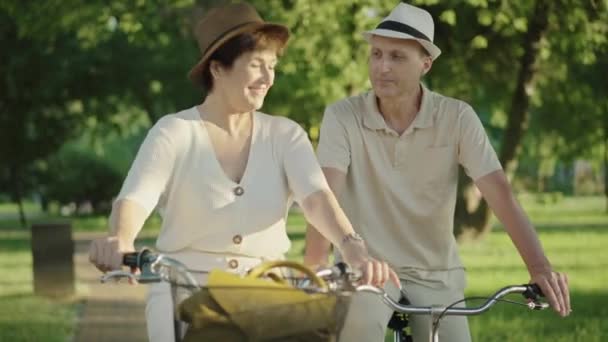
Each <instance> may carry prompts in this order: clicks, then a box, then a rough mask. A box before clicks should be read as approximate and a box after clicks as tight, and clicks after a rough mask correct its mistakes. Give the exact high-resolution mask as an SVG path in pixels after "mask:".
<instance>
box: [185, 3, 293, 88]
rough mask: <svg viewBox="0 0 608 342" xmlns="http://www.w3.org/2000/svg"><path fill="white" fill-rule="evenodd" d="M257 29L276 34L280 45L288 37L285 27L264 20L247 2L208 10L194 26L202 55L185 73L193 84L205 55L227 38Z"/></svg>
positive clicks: (206, 59)
mask: <svg viewBox="0 0 608 342" xmlns="http://www.w3.org/2000/svg"><path fill="white" fill-rule="evenodd" d="M257 31H262V32H267V33H269V34H271V35H273V36H275V37H277V38H278V39H279V40H280V42H281V44H282V45H285V44H286V43H287V40H288V39H289V29H288V28H287V27H285V26H283V25H280V24H273V23H268V22H265V21H264V20H263V19H262V17H260V15H259V14H258V12H257V11H256V10H255V8H253V6H251V5H249V4H247V3H237V4H229V5H225V6H221V7H216V8H213V9H211V10H209V11H208V12H207V14H206V15H205V16H204V17H203V18H202V19H201V20H200V21H199V22H198V24H197V26H196V31H195V35H196V39H197V41H198V46H199V49H200V50H201V54H202V57H201V59H200V60H199V62H198V63H197V64H196V65H195V66H194V67H193V68H192V69H191V70H190V72H189V73H188V77H189V78H190V80H192V82H194V83H195V84H197V85H200V84H201V82H202V74H203V70H204V69H205V67H206V64H207V62H208V60H209V57H211V55H212V54H213V53H214V52H215V51H216V50H217V49H218V48H219V47H221V46H222V45H223V44H224V43H225V42H226V41H228V40H229V39H230V38H233V37H235V36H237V35H239V34H242V33H245V32H257Z"/></svg>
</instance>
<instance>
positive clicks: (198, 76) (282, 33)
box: [188, 22, 289, 86]
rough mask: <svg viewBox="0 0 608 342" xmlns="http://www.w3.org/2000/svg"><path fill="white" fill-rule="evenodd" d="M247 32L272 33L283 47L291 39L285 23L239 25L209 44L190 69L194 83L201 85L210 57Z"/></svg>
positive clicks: (189, 76) (189, 74) (190, 77)
mask: <svg viewBox="0 0 608 342" xmlns="http://www.w3.org/2000/svg"><path fill="white" fill-rule="evenodd" d="M246 32H263V33H265V34H269V35H272V36H274V37H276V38H277V39H278V40H279V41H280V43H281V48H282V47H284V46H285V44H287V41H288V40H289V29H288V28H287V27H286V26H283V25H279V24H273V23H262V22H260V23H249V24H245V25H242V26H239V27H238V28H236V29H234V30H232V31H230V32H228V33H226V34H225V35H223V36H222V37H221V38H220V39H218V40H217V41H215V42H214V43H213V44H212V45H211V46H209V48H208V49H207V51H205V54H204V55H203V57H201V59H200V60H199V61H198V63H196V65H195V66H194V67H192V69H190V72H189V73H188V78H189V79H190V80H191V81H192V83H194V84H195V85H197V86H201V85H202V81H203V70H204V69H205V67H206V66H207V62H208V60H209V57H211V55H212V54H213V53H214V52H215V51H216V50H217V49H218V48H219V47H221V46H222V45H224V43H226V42H227V41H228V40H230V39H231V38H234V37H236V36H238V35H239V34H242V33H246Z"/></svg>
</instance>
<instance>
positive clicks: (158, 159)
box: [117, 118, 176, 214]
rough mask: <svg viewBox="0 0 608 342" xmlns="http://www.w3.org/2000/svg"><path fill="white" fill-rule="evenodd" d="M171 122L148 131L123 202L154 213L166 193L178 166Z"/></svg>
mask: <svg viewBox="0 0 608 342" xmlns="http://www.w3.org/2000/svg"><path fill="white" fill-rule="evenodd" d="M169 121H170V119H167V118H163V119H161V120H159V121H158V122H157V123H156V124H155V125H154V126H153V127H152V128H151V129H150V131H148V134H147V136H146V138H145V139H144V141H143V143H142V144H141V146H140V148H139V151H138V152H137V156H136V157H135V160H134V161H133V164H132V165H131V169H130V170H129V173H128V174H127V178H126V179H125V181H124V183H123V185H122V189H121V191H120V194H119V195H118V198H117V200H119V199H129V200H132V201H135V202H136V203H138V204H140V205H141V206H142V207H144V208H145V209H146V211H147V213H148V214H149V213H151V212H152V210H154V208H155V207H156V205H157V203H158V200H159V198H160V196H161V195H162V193H163V192H164V191H165V187H166V185H167V182H168V180H169V179H170V177H171V173H172V170H173V166H174V163H175V155H176V153H175V148H174V146H173V144H172V142H171V139H170V134H169V127H168V126H169Z"/></svg>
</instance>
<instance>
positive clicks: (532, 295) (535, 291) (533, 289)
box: [522, 284, 545, 301]
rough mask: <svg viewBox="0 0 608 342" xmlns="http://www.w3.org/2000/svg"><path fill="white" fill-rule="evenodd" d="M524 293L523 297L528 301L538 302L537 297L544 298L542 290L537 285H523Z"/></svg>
mask: <svg viewBox="0 0 608 342" xmlns="http://www.w3.org/2000/svg"><path fill="white" fill-rule="evenodd" d="M524 286H525V287H526V291H524V293H522V294H523V296H524V297H526V298H527V299H530V300H534V301H536V300H538V297H544V296H545V295H544V294H543V290H541V288H540V286H538V284H525V285H524Z"/></svg>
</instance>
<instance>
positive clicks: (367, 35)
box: [363, 29, 441, 60]
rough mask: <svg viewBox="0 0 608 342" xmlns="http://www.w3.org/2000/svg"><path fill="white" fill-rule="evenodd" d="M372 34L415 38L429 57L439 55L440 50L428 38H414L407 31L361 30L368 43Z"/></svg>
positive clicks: (435, 57) (434, 57) (433, 57)
mask: <svg viewBox="0 0 608 342" xmlns="http://www.w3.org/2000/svg"><path fill="white" fill-rule="evenodd" d="M372 35H376V36H382V37H388V38H398V39H409V40H415V41H417V42H418V43H420V45H422V47H423V48H424V49H425V50H426V51H427V52H428V53H429V55H431V58H432V59H433V60H435V59H437V57H439V55H441V50H440V49H439V48H438V47H437V45H435V44H433V43H431V42H429V41H428V40H424V39H420V38H416V37H414V36H411V35H409V34H407V33H402V32H397V31H392V30H385V29H375V30H371V31H366V32H363V38H364V39H365V40H366V41H367V42H368V43H369V42H370V40H371V37H372Z"/></svg>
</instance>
